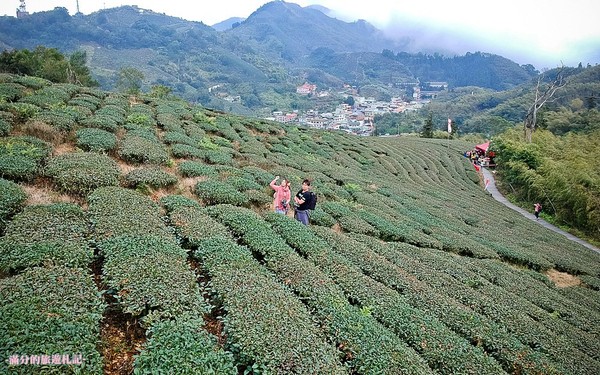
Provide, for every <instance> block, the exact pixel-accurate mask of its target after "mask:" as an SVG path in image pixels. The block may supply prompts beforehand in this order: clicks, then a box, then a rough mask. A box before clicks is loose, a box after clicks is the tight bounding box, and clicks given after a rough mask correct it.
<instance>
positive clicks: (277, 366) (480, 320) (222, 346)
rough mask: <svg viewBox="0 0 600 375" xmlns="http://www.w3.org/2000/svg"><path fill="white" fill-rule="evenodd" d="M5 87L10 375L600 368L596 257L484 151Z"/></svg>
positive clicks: (3, 202)
mask: <svg viewBox="0 0 600 375" xmlns="http://www.w3.org/2000/svg"><path fill="white" fill-rule="evenodd" d="M0 92H2V93H10V94H11V95H10V97H7V96H3V99H2V101H1V102H0V119H1V121H0V132H1V137H0V177H1V178H0V191H1V194H0V223H1V227H0V233H1V236H0V270H1V274H0V331H1V332H3V334H2V335H0V352H1V354H0V356H1V357H2V358H3V361H2V362H0V372H2V373H9V371H14V372H16V373H44V374H47V373H56V374H65V373H79V374H81V373H85V374H98V373H104V374H116V373H128V374H129V373H134V372H135V373H139V374H156V373H161V372H165V373H166V372H172V373H177V374H196V373H210V372H213V373H218V374H239V373H247V374H259V373H260V374H275V373H279V374H325V373H326V374H434V373H435V374H449V375H450V374H459V373H465V374H466V373H469V374H493V375H497V374H503V373H509V374H573V375H581V374H590V375H592V374H594V375H595V374H598V373H599V372H600V350H599V349H600V347H599V343H600V340H599V338H600V337H599V335H600V304H599V302H598V301H600V254H598V253H595V252H593V251H591V250H589V249H587V248H584V247H582V246H580V245H578V244H576V243H573V242H570V241H568V240H567V239H566V238H564V237H563V236H560V235H558V234H555V233H553V232H550V231H548V230H546V229H545V228H543V227H542V226H539V225H536V224H535V223H534V222H531V221H529V220H527V219H525V218H524V217H522V216H521V215H520V214H518V213H515V212H514V211H512V210H510V209H508V208H506V207H505V206H503V205H501V204H500V203H498V202H496V201H495V200H493V199H492V198H491V197H490V196H489V195H488V194H486V193H485V192H484V191H483V188H482V186H481V184H480V179H479V176H478V175H477V173H476V172H475V170H474V169H473V167H472V166H471V164H470V163H469V162H468V161H467V160H466V159H465V158H464V157H463V156H462V152H463V151H464V150H466V149H469V148H470V147H472V146H473V145H472V144H469V143H464V142H460V141H455V140H452V141H449V142H448V141H446V140H435V139H422V138H415V137H396V138H378V137H368V138H366V137H355V136H351V135H347V134H343V133H338V132H325V131H315V130H309V129H304V128H297V127H293V126H281V125H279V124H276V123H271V122H268V121H263V120H257V119H252V118H246V117H240V116H235V115H231V114H226V113H222V112H217V111H214V110H209V109H206V108H204V107H200V106H195V105H191V104H189V103H187V102H186V101H183V100H181V99H178V98H176V97H171V96H164V95H163V96H159V95H155V96H152V95H148V94H141V95H137V96H136V95H132V96H129V95H124V94H120V93H114V92H107V91H103V90H100V89H96V88H88V87H82V86H78V85H74V84H69V83H62V84H53V83H51V82H50V81H48V80H44V79H40V78H36V77H30V76H16V75H9V74H0ZM275 176H284V177H286V178H288V179H289V180H290V181H291V182H292V190H293V192H296V191H297V190H298V189H299V187H300V182H301V181H302V180H303V179H305V178H309V179H311V180H312V182H313V191H315V193H316V194H317V196H318V203H317V207H316V210H315V211H314V212H313V213H312V214H311V225H310V226H303V225H302V224H300V223H299V222H297V221H295V220H294V219H293V218H291V217H287V216H284V215H279V214H275V213H273V212H271V211H272V208H271V203H272V199H273V191H272V190H271V189H270V188H269V187H268V184H269V182H271V181H272V180H273V178H274V177H275ZM25 358H26V359H27V361H28V364H25V362H24V361H25ZM32 358H33V359H32ZM32 363H40V364H39V365H37V364H32ZM42 363H44V365H42Z"/></svg>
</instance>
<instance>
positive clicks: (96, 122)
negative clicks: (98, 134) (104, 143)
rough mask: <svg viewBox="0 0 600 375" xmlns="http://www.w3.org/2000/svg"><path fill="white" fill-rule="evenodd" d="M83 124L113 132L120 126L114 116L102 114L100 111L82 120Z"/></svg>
mask: <svg viewBox="0 0 600 375" xmlns="http://www.w3.org/2000/svg"><path fill="white" fill-rule="evenodd" d="M81 124H82V125H83V126H86V127H89V128H98V129H102V130H106V131H108V132H111V133H115V132H116V131H117V129H118V128H119V122H118V121H117V120H115V118H114V117H112V116H107V115H102V114H99V113H98V112H96V113H95V114H94V115H92V116H90V117H87V118H86V119H84V120H82V121H81Z"/></svg>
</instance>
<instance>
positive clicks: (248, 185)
mask: <svg viewBox="0 0 600 375" xmlns="http://www.w3.org/2000/svg"><path fill="white" fill-rule="evenodd" d="M223 182H225V183H226V184H229V185H231V186H233V187H234V188H235V189H236V190H238V191H245V190H260V189H261V188H262V187H263V186H261V185H259V184H257V183H256V182H255V181H254V180H249V179H247V178H244V177H239V176H228V177H226V178H225V179H224V180H223Z"/></svg>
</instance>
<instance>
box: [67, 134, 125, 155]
mask: <svg viewBox="0 0 600 375" xmlns="http://www.w3.org/2000/svg"><path fill="white" fill-rule="evenodd" d="M76 136H77V146H78V147H79V148H81V149H83V150H85V151H96V152H105V151H110V150H113V149H114V148H115V147H117V137H116V136H115V135H114V134H112V133H110V132H107V131H106V130H102V129H96V128H83V129H79V130H78V131H77V133H76Z"/></svg>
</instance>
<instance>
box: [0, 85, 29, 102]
mask: <svg viewBox="0 0 600 375" xmlns="http://www.w3.org/2000/svg"><path fill="white" fill-rule="evenodd" d="M25 92H26V88H25V86H23V85H20V84H18V83H14V82H6V83H0V102H3V101H4V102H16V101H17V100H19V99H21V98H22V97H23V96H25Z"/></svg>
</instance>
